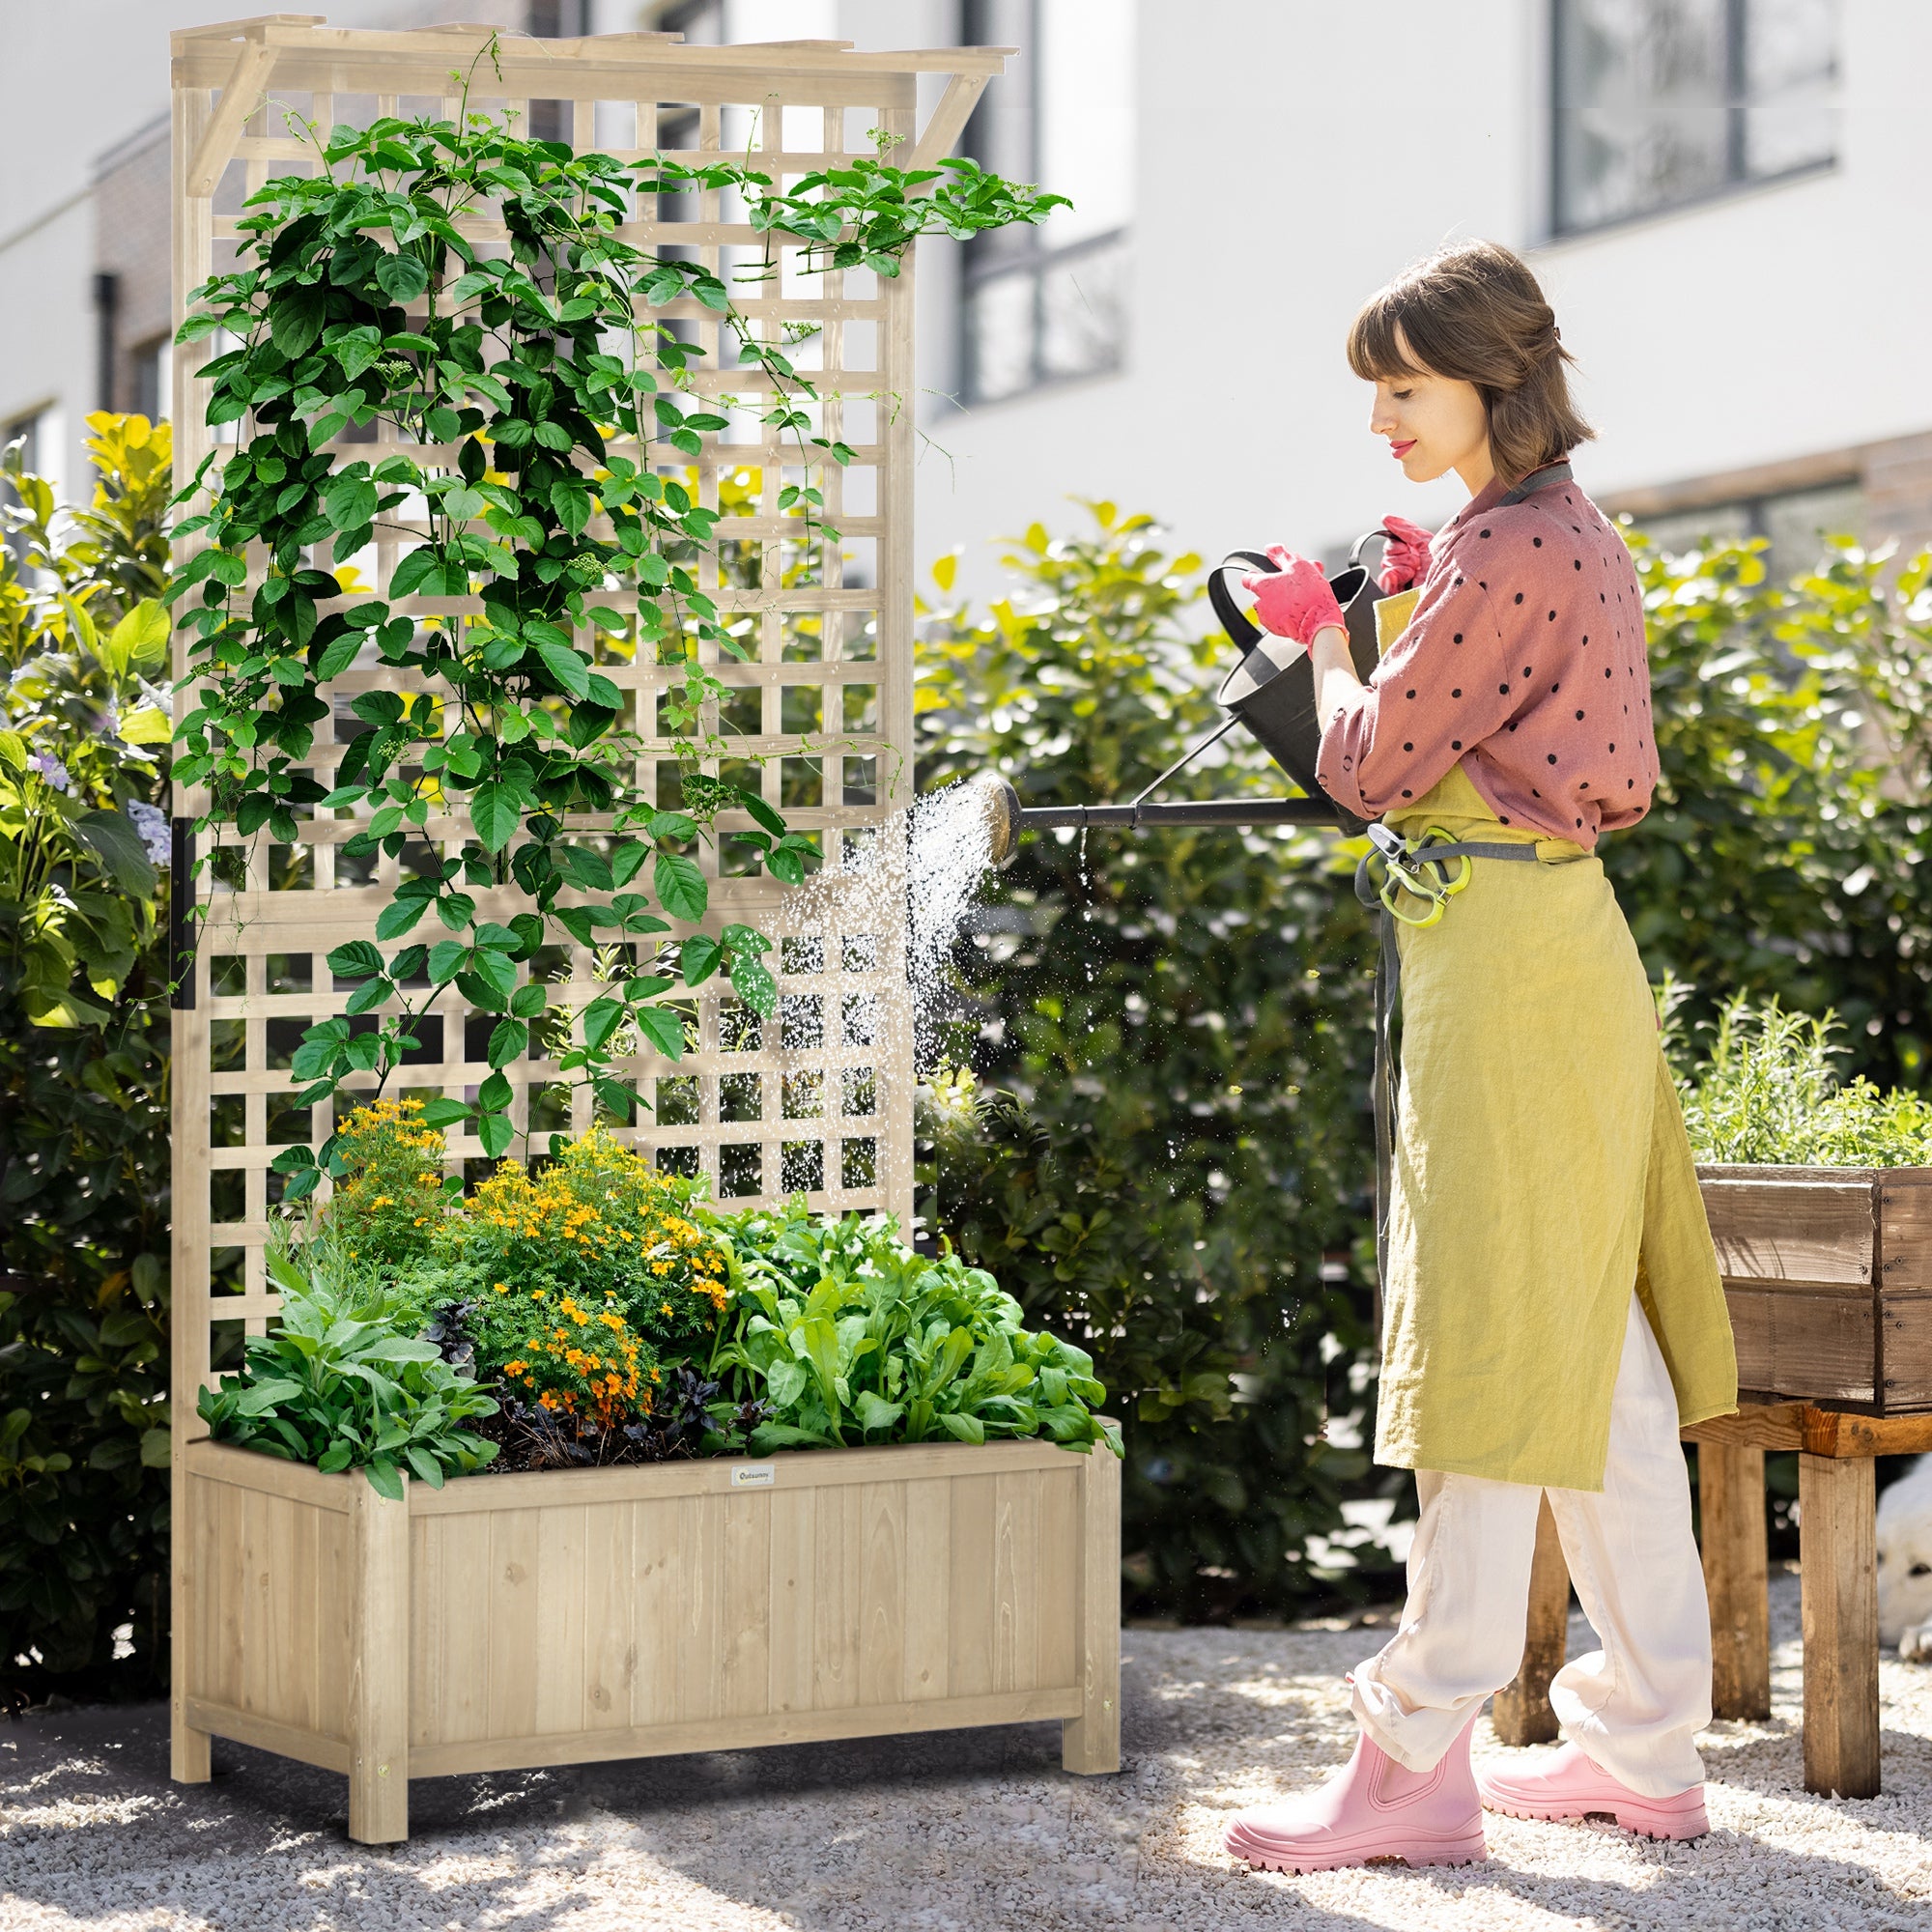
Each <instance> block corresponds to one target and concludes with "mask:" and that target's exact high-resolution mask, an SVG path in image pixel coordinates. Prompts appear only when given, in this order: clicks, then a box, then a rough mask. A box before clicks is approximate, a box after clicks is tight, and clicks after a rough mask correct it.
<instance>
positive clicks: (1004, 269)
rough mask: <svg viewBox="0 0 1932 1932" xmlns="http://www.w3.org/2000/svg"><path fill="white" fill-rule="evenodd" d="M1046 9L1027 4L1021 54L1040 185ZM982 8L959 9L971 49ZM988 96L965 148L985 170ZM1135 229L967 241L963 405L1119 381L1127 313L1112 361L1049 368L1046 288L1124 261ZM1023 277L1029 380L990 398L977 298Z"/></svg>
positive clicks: (968, 4) (1029, 168)
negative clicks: (1071, 269)
mask: <svg viewBox="0 0 1932 1932" xmlns="http://www.w3.org/2000/svg"><path fill="white" fill-rule="evenodd" d="M1039 4H1040V0H1027V31H1026V34H1025V36H1024V37H1017V36H1016V37H1015V38H1024V40H1025V41H1026V43H1028V44H1026V45H1025V46H1024V47H1023V48H1022V61H1021V74H1022V75H1023V76H1024V80H1025V86H1026V108H1025V112H1026V128H1027V148H1028V153H1027V161H1026V165H1025V167H1024V168H1023V169H1022V170H1019V172H1021V173H1023V174H1024V175H1025V176H1026V177H1027V178H1029V179H1032V180H1037V179H1038V172H1039V165H1038V164H1039V148H1040V111H1041V102H1040V89H1039V78H1040V71H1041V70H1040V59H1039V42H1040V33H1039ZM983 27H984V23H983V21H982V20H981V19H980V8H979V7H978V6H976V4H975V0H962V5H961V10H960V29H961V38H962V40H965V41H967V42H969V43H971V42H973V41H974V40H975V39H976V37H977V38H978V39H981V40H983V39H984V38H985V35H984V32H983ZM1014 78H1015V76H1013V75H1012V74H1009V75H1008V76H1006V78H1005V79H1004V80H1002V82H1001V83H1000V84H1001V85H1002V86H1004V87H1010V86H1012V84H1013V81H1014ZM986 99H987V97H986V96H985V95H982V96H981V97H980V108H978V109H976V110H975V112H974V115H973V118H972V119H971V120H970V121H968V123H967V124H966V129H965V135H964V139H963V140H962V142H961V144H960V145H961V150H962V152H963V153H965V154H967V155H969V156H971V157H972V158H973V159H975V160H977V161H980V163H981V164H982V165H985V164H987V163H986V156H984V154H983V153H981V152H980V149H981V146H982V141H981V139H980V138H976V136H977V135H978V133H979V129H980V127H981V126H983V124H982V123H981V122H980V114H981V113H983V112H984V111H985V103H986ZM1133 231H1134V224H1133V223H1132V222H1131V221H1126V222H1122V224H1120V225H1119V226H1118V227H1114V228H1108V229H1103V230H1101V231H1100V232H1099V233H1097V234H1093V235H1083V236H1081V237H1080V238H1079V239H1078V240H1077V241H1065V242H1060V243H1058V244H1055V245H1048V244H1047V242H1046V239H1045V236H1044V234H1043V233H1042V231H1041V230H1040V229H1039V228H1037V227H1035V226H1034V225H1033V224H1032V223H1030V222H1029V223H1024V224H1022V225H1020V226H1018V227H1015V228H1010V229H1004V230H1001V231H999V232H997V233H994V234H985V235H977V236H974V237H973V238H972V239H971V240H969V241H966V242H965V243H964V244H963V245H962V247H961V249H960V263H959V295H958V301H957V305H956V327H957V338H956V340H957V351H958V362H957V366H958V371H959V399H960V401H961V402H962V403H963V404H964V405H965V406H966V407H967V408H968V409H997V408H998V407H1000V406H1001V405H1002V404H1005V403H1016V402H1019V401H1020V400H1021V399H1022V398H1024V397H1027V396H1036V395H1039V394H1042V393H1043V392H1045V391H1047V390H1051V389H1060V388H1065V387H1067V386H1068V385H1070V384H1077V383H1091V382H1096V381H1104V380H1105V379H1107V378H1108V377H1112V376H1118V375H1120V374H1121V373H1122V371H1123V370H1124V369H1125V367H1126V365H1127V342H1126V337H1127V329H1126V321H1125V317H1124V315H1123V316H1122V326H1121V327H1120V329H1119V330H1118V332H1117V333H1116V335H1115V338H1114V341H1113V343H1112V345H1111V351H1110V354H1109V355H1108V357H1107V359H1106V360H1105V361H1101V362H1096V363H1094V364H1093V365H1091V366H1090V367H1087V368H1083V369H1070V370H1053V369H1049V368H1048V367H1047V366H1046V363H1045V353H1046V345H1047V340H1048V327H1047V324H1048V318H1047V314H1046V290H1047V284H1048V281H1049V278H1050V277H1051V276H1052V275H1053V274H1054V273H1055V272H1056V271H1057V270H1060V269H1063V268H1065V267H1067V266H1068V265H1070V264H1073V263H1077V262H1079V261H1080V260H1082V259H1083V258H1085V257H1088V256H1098V255H1104V254H1108V253H1113V252H1119V253H1121V254H1122V255H1124V253H1125V251H1126V249H1127V246H1128V244H1129V242H1130V241H1131V238H1132V236H1133ZM1022 278H1024V279H1025V280H1026V281H1027V282H1028V283H1029V284H1030V288H1029V297H1030V299H1029V302H1028V308H1029V312H1030V325H1029V328H1028V345H1027V346H1028V357H1027V379H1026V381H1025V382H1024V383H1022V384H1018V385H1017V386H1016V387H1013V388H1010V389H1006V390H1003V391H1002V392H1001V393H1000V394H998V395H986V394H984V393H983V392H982V391H981V388H980V368H979V362H980V358H979V355H978V352H977V345H976V340H975V334H974V328H973V312H974V298H975V297H976V296H977V295H978V294H979V293H980V290H982V289H983V288H985V287H986V286H987V285H988V284H990V283H993V282H1001V281H1018V280H1021V279H1022Z"/></svg>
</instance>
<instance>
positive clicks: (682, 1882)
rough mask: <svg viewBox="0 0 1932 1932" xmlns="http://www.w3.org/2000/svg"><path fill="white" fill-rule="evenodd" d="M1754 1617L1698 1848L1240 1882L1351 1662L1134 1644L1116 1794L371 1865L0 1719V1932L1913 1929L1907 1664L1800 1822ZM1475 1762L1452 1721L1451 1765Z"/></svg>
mask: <svg viewBox="0 0 1932 1932" xmlns="http://www.w3.org/2000/svg"><path fill="white" fill-rule="evenodd" d="M1772 1608H1773V1619H1774V1625H1773V1634H1774V1638H1775V1640H1776V1654H1775V1663H1774V1677H1773V1684H1774V1697H1775V1701H1776V1716H1775V1717H1774V1718H1773V1719H1771V1720H1770V1721H1769V1722H1767V1723H1763V1724H1718V1725H1715V1726H1714V1727H1713V1728H1712V1730H1711V1731H1710V1733H1709V1734H1708V1735H1707V1737H1706V1738H1705V1739H1704V1741H1703V1743H1704V1751H1705V1756H1706V1761H1707V1763H1708V1765H1709V1767H1710V1772H1711V1777H1712V1784H1711V1787H1710V1793H1709V1798H1710V1808H1711V1818H1712V1824H1713V1828H1714V1829H1713V1831H1712V1833H1711V1834H1710V1836H1709V1837H1707V1838H1704V1839H1703V1840H1701V1841H1700V1842H1698V1843H1697V1844H1695V1845H1687V1846H1669V1847H1664V1846H1659V1845H1653V1844H1650V1843H1648V1842H1646V1841H1639V1840H1634V1839H1631V1838H1628V1837H1625V1836H1624V1835H1623V1834H1622V1833H1617V1832H1616V1831H1614V1830H1612V1829H1610V1828H1608V1827H1596V1826H1582V1825H1577V1826H1563V1825H1543V1824H1526V1823H1520V1822H1518V1821H1516V1820H1513V1819H1508V1818H1497V1819H1492V1820H1491V1821H1490V1825H1489V1835H1490V1850H1491V1855H1492V1856H1491V1860H1490V1862H1489V1863H1487V1864H1485V1865H1475V1866H1468V1867H1465V1868H1463V1869H1461V1870H1432V1871H1418V1872H1409V1871H1406V1870H1403V1869H1386V1868H1381V1869H1377V1870H1374V1871H1356V1872H1333V1873H1327V1874H1323V1875H1321V1876H1317V1877H1309V1878H1285V1877H1280V1876H1276V1875H1267V1876H1255V1875H1251V1874H1249V1873H1247V1872H1246V1871H1245V1870H1242V1869H1239V1868H1237V1867H1236V1866H1235V1865H1234V1864H1232V1863H1231V1862H1230V1861H1229V1860H1228V1859H1227V1858H1226V1857H1224V1856H1223V1854H1222V1852H1221V1849H1220V1832H1221V1827H1222V1825H1223V1823H1224V1821H1225V1820H1226V1818H1227V1816H1228V1814H1229V1812H1230V1811H1232V1810H1234V1809H1236V1808H1238V1807H1239V1806H1241V1805H1244V1804H1253V1803H1257V1802H1261V1801H1264V1800H1266V1799H1267V1798H1269V1797H1270V1796H1272V1795H1274V1794H1276V1793H1278V1792H1282V1791H1289V1790H1294V1789H1297V1788H1300V1787H1303V1786H1306V1785H1309V1784H1312V1783H1316V1782H1319V1781H1320V1780H1321V1776H1323V1775H1324V1774H1325V1773H1326V1772H1327V1771H1328V1769H1329V1768H1330V1767H1332V1766H1333V1765H1335V1764H1338V1763H1340V1762H1341V1761H1342V1759H1343V1758H1344V1757H1345V1756H1346V1755H1347V1754H1348V1751H1349V1748H1350V1743H1351V1740H1352V1726H1351V1724H1350V1720H1349V1717H1348V1711H1347V1705H1346V1696H1345V1687H1344V1686H1343V1683H1342V1672H1343V1671H1344V1670H1345V1669H1347V1668H1348V1667H1349V1666H1350V1665H1351V1664H1352V1663H1354V1662H1357V1661H1358V1660H1359V1659H1360V1658H1361V1657H1363V1656H1365V1655H1367V1654H1368V1653H1369V1651H1371V1650H1372V1649H1373V1648H1374V1647H1375V1645H1376V1643H1377V1641H1378V1638H1377V1637H1376V1635H1375V1634H1373V1633H1370V1632H1363V1631H1352V1632H1351V1631H1347V1630H1340V1629H1336V1628H1332V1627H1320V1628H1309V1629H1302V1630H1296V1631H1289V1632H1283V1631H1219V1630H1186V1631H1141V1630H1135V1631H1129V1632H1128V1633H1127V1635H1126V1645H1125V1654H1126V1659H1127V1662H1126V1693H1125V1695H1126V1707H1125V1708H1126V1715H1127V1769H1126V1770H1125V1772H1124V1773H1123V1774H1122V1776H1119V1777H1115V1778H1093V1779H1082V1778H1072V1777H1067V1776H1063V1775H1062V1773H1061V1771H1060V1768H1059V1726H1058V1725H1057V1724H1053V1725H1030V1726H1024V1727H1015V1728H1012V1729H1009V1730H1003V1731H992V1732H986V1731H981V1732H972V1731H964V1732H953V1733H950V1734H945V1735H941V1736H938V1737H931V1738H926V1739H923V1740H913V1741H888V1742H874V1743H861V1744H851V1745H818V1746H810V1747H791V1748H784V1749H775V1750H769V1751H738V1752H728V1753H721V1754H719V1755H716V1756H710V1757H690V1758H672V1759H658V1760H655V1761H646V1762H642V1763H637V1764H629V1765H615V1766H593V1767H589V1768H586V1769H582V1770H568V1771H556V1772H529V1773H520V1774H514V1775H512V1774H499V1775H497V1776H483V1777H461V1778H458V1777H451V1778H439V1779H435V1780H432V1781H429V1782H427V1783H422V1784H417V1785H416V1786H414V1787H413V1789H412V1825H413V1828H414V1833H415V1835H414V1836H413V1837H412V1840H411V1841H410V1843H409V1844H407V1845H405V1846H401V1847H398V1848H396V1849H394V1850H391V1851H375V1850H370V1849H367V1848H365V1847H362V1846H358V1845H352V1844H351V1843H350V1842H349V1841H348V1839H347V1837H346V1835H345V1832H344V1825H345V1819H346V1811H347V1787H346V1784H345V1781H344V1780H343V1779H341V1778H339V1777H333V1776H327V1774H324V1773H319V1772H312V1771H309V1770H307V1769H305V1768H303V1767H301V1766H299V1765H292V1764H288V1763H285V1762H284V1761H282V1760H281V1759H278V1758H273V1757H269V1756H266V1755H264V1754H262V1753H260V1752H257V1751H252V1750H247V1749H244V1748H242V1747H240V1746H236V1745H222V1744H217V1745H216V1747H215V1778H214V1782H213V1784H211V1785H203V1786H201V1787H198V1788H194V1789H185V1788H178V1787H175V1786H172V1785H170V1784H169V1783H168V1782H167V1776H166V1768H167V1730H166V1719H165V1714H164V1713H162V1712H160V1711H158V1710H156V1709H152V1708H143V1709H140V1710H137V1711H130V1712H115V1711H103V1710H87V1711H72V1712H65V1713H60V1714H58V1715H42V1716H37V1717H34V1718H30V1719H25V1720H22V1721H20V1722H18V1723H13V1724H0V1927H4V1928H6V1932H15V1928H19V1932H27V1928H31V1932H52V1928H56V1927H58V1928H70V1927H86V1928H88V1932H136V1928H138V1932H161V1928H167V1932H175V1928H204V1927H210V1928H217V1932H284V1928H302V1932H309V1928H315V1932H322V1928H329V1932H334V1928H355V1932H362V1928H369V1932H401V1928H406V1927H434V1928H439V1929H440V1928H450V1927H460V1928H465V1932H468V1928H471V1927H478V1928H481V1927H489V1928H503V1932H553V1928H557V1929H558V1932H561V1928H569V1932H658V1929H659V1928H664V1932H672V1928H675V1932H725V1928H729V1932H751V1928H759V1932H763V1928H778V1927H781V1926H793V1927H801V1928H809V1932H872V1929H873V1928H881V1932H883V1928H892V1932H901V1928H922V1929H923V1928H930V1932H953V1928H959V1932H1007V1928H1015V1929H1017V1928H1022V1927H1024V1928H1028V1932H1034V1928H1042V1932H1043V1929H1044V1928H1059V1927H1067V1928H1083V1932H1084V1929H1085V1928H1094V1932H1098V1928H1103V1927H1104V1928H1109V1932H1181V1928H1183V1927H1184V1928H1186V1932H1222V1928H1230V1929H1231V1932H1232V1928H1245V1927H1263V1926H1267V1927H1274V1926H1290V1927H1294V1928H1304V1927H1306V1928H1315V1929H1316V1932H1344V1929H1345V1928H1347V1932H1359V1928H1366V1927H1388V1928H1391V1932H1422V1928H1434V1927H1456V1928H1469V1932H1477V1928H1481V1932H1514V1928H1518V1927H1523V1928H1529V1927H1534V1928H1539V1932H1540V1928H1547V1927H1553V1926H1589V1927H1594V1928H1615V1932H1623V1928H1631V1929H1632V1932H1637V1928H1642V1932H1653V1928H1662V1927H1679V1926H1681V1927H1686V1928H1690V1927H1695V1928H1698V1932H1714V1928H1721V1932H1746V1929H1747V1928H1748V1932H1758V1928H1764V1932H1771V1929H1772V1928H1779V1932H1782V1928H1787V1927H1789V1928H1793V1932H1798V1929H1799V1928H1803V1932H1816V1928H1832V1932H1838V1928H1852V1927H1857V1928H1861V1932H1862V1928H1874V1932H1876V1928H1881V1927H1882V1928H1888V1932H1890V1929H1891V1928H1903V1927H1921V1926H1922V1927H1926V1928H1932V1803H1928V1801H1932V1668H1928V1667H1926V1666H1923V1665H1918V1664H1900V1663H1897V1662H1893V1661H1892V1660H1890V1659H1889V1658H1888V1659H1887V1660H1886V1662H1885V1664H1884V1666H1883V1670H1882V1678H1881V1682H1882V1690H1883V1695H1884V1699H1885V1711H1884V1726H1885V1753H1886V1755H1885V1781H1886V1794H1885V1796H1884V1797H1882V1798H1878V1799H1874V1800H1871V1801H1869V1802H1866V1803H1862V1804H1856V1803H1845V1802H1834V1801H1831V1800H1826V1799H1820V1798H1813V1797H1811V1796H1809V1795H1808V1794H1807V1793H1806V1792H1805V1791H1804V1789H1803V1786H1802V1782H1801V1774H1800V1759H1799V1737H1798V1728H1797V1722H1798V1699H1799V1673H1798V1646H1797V1615H1798V1595H1797V1579H1796V1578H1795V1577H1776V1579H1775V1580H1774V1586H1773V1605H1772ZM1586 1641H1587V1639H1586V1637H1585V1635H1584V1633H1583V1631H1582V1628H1581V1625H1580V1623H1578V1625H1577V1627H1576V1629H1575V1630H1573V1634H1572V1649H1573V1652H1574V1651H1575V1650H1576V1649H1577V1647H1579V1646H1580V1645H1582V1644H1583V1643H1585V1642H1586ZM1499 1748H1500V1747H1498V1746H1497V1745H1496V1744H1495V1743H1494V1740H1493V1739H1492V1736H1491V1734H1490V1730H1489V1726H1488V1725H1487V1723H1485V1724H1481V1725H1479V1726H1478V1727H1477V1732H1476V1749H1477V1752H1478V1754H1479V1755H1492V1754H1495V1753H1496V1752H1497V1751H1498V1750H1499Z"/></svg>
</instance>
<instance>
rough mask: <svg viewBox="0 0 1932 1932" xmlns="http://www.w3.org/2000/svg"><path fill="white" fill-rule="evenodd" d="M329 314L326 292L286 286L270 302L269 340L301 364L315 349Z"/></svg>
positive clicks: (296, 284)
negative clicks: (303, 358)
mask: <svg viewBox="0 0 1932 1932" xmlns="http://www.w3.org/2000/svg"><path fill="white" fill-rule="evenodd" d="M327 314H328V292H327V290H326V289H323V288H305V287H303V285H302V284H301V283H299V282H288V283H284V284H283V286H282V287H281V288H280V289H279V290H277V291H276V293H275V296H274V298H273V299H272V300H271V301H270V303H269V336H270V340H271V341H272V342H273V343H274V345H275V347H276V348H277V349H279V350H280V351H281V352H282V354H283V355H286V356H287V357H288V358H289V360H290V361H291V362H298V361H299V360H300V359H301V358H302V356H304V355H307V354H308V352H309V351H310V350H311V349H313V348H314V347H315V344H316V341H317V339H318V337H320V336H321V334H322V325H323V322H324V320H325V319H326V318H327Z"/></svg>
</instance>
